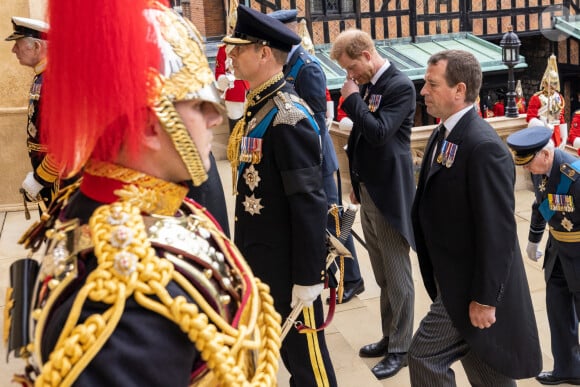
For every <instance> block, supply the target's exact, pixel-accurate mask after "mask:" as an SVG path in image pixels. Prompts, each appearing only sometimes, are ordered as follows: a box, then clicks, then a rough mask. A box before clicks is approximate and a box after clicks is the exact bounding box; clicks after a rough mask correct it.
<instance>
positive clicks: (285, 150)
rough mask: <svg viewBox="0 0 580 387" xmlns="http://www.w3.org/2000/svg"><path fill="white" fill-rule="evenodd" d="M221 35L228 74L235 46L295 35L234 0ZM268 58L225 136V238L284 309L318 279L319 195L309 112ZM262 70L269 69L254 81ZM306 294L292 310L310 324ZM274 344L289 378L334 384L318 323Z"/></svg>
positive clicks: (312, 316) (315, 135) (322, 202)
mask: <svg viewBox="0 0 580 387" xmlns="http://www.w3.org/2000/svg"><path fill="white" fill-rule="evenodd" d="M224 42H225V43H226V44H230V45H234V48H232V50H231V52H230V56H231V57H232V59H233V64H234V68H236V74H238V69H239V70H240V71H239V73H240V74H244V72H245V71H248V73H249V70H248V69H246V68H245V67H244V64H245V66H247V67H250V65H249V64H248V63H252V62H253V61H254V57H253V56H249V57H244V59H243V60H242V59H240V57H241V56H242V55H244V54H246V55H256V56H258V55H259V54H257V52H262V53H263V54H264V55H270V52H272V53H273V52H274V51H273V50H274V49H276V50H278V51H282V52H288V51H290V48H291V47H292V45H294V44H297V43H299V42H300V38H299V37H298V36H297V35H296V34H294V33H292V32H291V31H290V30H288V29H287V28H286V27H285V26H284V25H283V24H282V23H280V22H279V21H278V20H275V19H273V18H270V17H268V16H267V15H265V14H262V13H260V12H257V11H255V10H253V9H250V8H248V7H244V6H240V7H238V21H237V24H236V27H235V29H234V32H233V34H232V35H231V36H227V37H226V38H224ZM247 45H250V47H244V46H247ZM252 45H253V46H252ZM261 46H267V48H262V47H261ZM254 50H255V51H254ZM260 50H262V51H260ZM248 51H249V53H248ZM255 53H256V54H255ZM267 58H268V59H264V61H266V60H268V64H269V65H271V66H270V67H266V66H267V65H264V68H263V69H262V68H259V67H258V68H253V67H252V69H253V70H255V71H254V72H253V73H249V74H250V77H248V78H244V79H246V80H248V81H249V83H250V92H249V94H248V97H247V103H246V106H247V107H246V111H245V113H244V117H243V119H242V120H240V121H239V122H238V123H237V124H236V127H235V128H234V131H233V133H232V135H231V136H230V142H229V143H228V158H229V160H230V162H231V163H232V168H233V169H232V170H233V174H234V184H233V186H234V189H235V195H236V209H235V215H236V216H235V229H234V241H235V243H236V245H237V246H238V248H239V249H240V251H241V252H242V253H243V255H244V257H246V259H247V260H248V263H249V264H250V266H251V268H252V270H253V271H254V273H256V275H257V276H258V277H260V278H261V279H262V280H264V281H265V282H266V283H267V284H268V285H269V286H270V289H271V292H272V296H273V297H274V304H275V306H276V310H277V311H278V312H279V313H280V314H281V315H282V318H286V317H287V316H288V315H289V314H290V312H291V310H292V308H291V303H292V301H293V297H294V296H295V293H294V290H295V288H296V286H297V285H298V286H302V287H304V288H308V287H317V286H318V285H319V284H320V285H322V283H323V282H324V280H325V274H326V270H325V256H326V247H325V229H326V197H325V195H324V190H323V186H322V173H321V149H320V135H319V130H318V126H317V124H316V121H315V120H314V118H313V116H312V113H311V112H310V109H309V108H308V106H307V105H306V104H305V103H304V101H302V100H301V99H300V98H299V97H298V96H297V95H296V93H295V92H294V90H293V87H292V85H290V84H289V83H287V82H286V81H285V80H284V77H283V74H282V72H281V70H282V65H283V63H279V64H278V62H277V61H276V60H275V59H273V58H270V57H269V56H268V57H267ZM252 64H253V63H252ZM278 68H279V70H278ZM264 71H268V72H272V73H273V75H272V76H270V78H269V79H267V80H266V81H265V82H262V81H257V79H258V77H265V75H263V73H264ZM278 71H280V72H278ZM321 290H322V287H321V288H320V289H319V292H320V291H321ZM311 302H312V301H311ZM313 302H314V303H313V304H312V305H310V306H305V307H304V308H303V312H302V313H301V314H300V317H299V318H298V319H299V320H300V321H303V322H305V323H306V324H307V325H309V326H310V327H311V328H316V327H318V326H320V325H321V324H322V323H323V310H322V302H321V300H320V296H319V294H316V295H315V297H314V298H313ZM281 352H282V359H283V361H284V364H285V365H286V368H287V369H288V371H289V372H290V374H291V379H290V385H291V386H298V387H310V386H336V378H335V375H334V370H333V367H332V363H331V361H330V357H329V353H328V349H327V347H326V343H325V338H324V332H323V331H318V332H309V333H305V334H304V333H298V331H297V330H295V329H291V330H290V332H289V333H288V335H287V336H286V337H285V339H284V341H283V343H282V350H281Z"/></svg>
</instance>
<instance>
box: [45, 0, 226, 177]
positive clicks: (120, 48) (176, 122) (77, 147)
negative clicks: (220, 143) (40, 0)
mask: <svg viewBox="0 0 580 387" xmlns="http://www.w3.org/2000/svg"><path fill="white" fill-rule="evenodd" d="M165 5H166V4H161V3H160V2H154V1H148V0H111V1H108V2H107V6H106V7H105V6H103V5H102V4H101V2H85V1H81V0H70V1H64V2H63V1H51V2H50V3H49V8H48V10H49V17H50V22H51V25H52V28H51V31H50V33H51V42H50V50H49V53H48V62H49V63H51V65H50V66H49V67H48V68H47V70H46V72H45V78H44V85H43V96H44V102H43V103H44V105H43V114H42V120H43V128H44V130H43V135H44V138H43V140H44V141H45V142H46V143H47V145H48V147H49V149H51V153H52V154H54V155H55V156H56V157H57V158H59V160H57V161H58V162H60V163H61V165H63V166H64V171H63V173H64V174H67V175H70V174H74V173H75V172H77V171H79V170H80V169H81V168H82V167H83V166H84V165H85V163H86V162H87V160H88V159H90V158H92V159H95V160H100V161H115V158H116V156H117V153H118V152H119V150H120V148H121V147H123V148H127V150H128V152H129V154H131V155H135V153H136V150H137V144H139V142H140V138H141V137H142V135H143V132H144V129H145V128H146V127H147V122H148V119H149V117H150V112H151V111H153V112H154V113H155V114H156V116H157V118H158V119H159V121H160V122H161V124H162V126H163V127H164V129H165V130H166V131H167V132H168V133H169V135H170V136H171V138H172V140H173V143H174V145H175V147H176V149H177V150H178V152H179V154H180V155H181V157H182V159H183V161H184V163H185V165H186V166H187V168H188V170H189V172H190V175H191V177H192V179H193V182H194V184H195V185H199V184H201V183H202V182H203V181H205V180H206V179H207V174H206V172H205V170H204V168H203V164H202V162H201V159H200V157H199V153H198V151H197V149H196V147H195V145H194V142H193V140H192V139H191V136H190V134H189V133H188V131H187V130H186V128H185V125H184V124H183V122H182V121H181V118H180V117H179V115H178V114H177V112H176V111H175V108H174V105H173V103H174V102H176V101H183V100H195V99H198V100H202V101H208V102H212V103H214V104H216V105H217V106H220V98H219V94H218V92H217V91H216V89H215V86H214V77H213V74H212V71H211V69H210V67H209V65H208V62H207V58H206V57H205V55H204V51H203V44H202V39H201V36H200V35H199V32H198V31H197V30H196V28H195V27H194V26H193V24H191V22H189V21H187V20H186V19H184V18H182V17H181V16H179V15H178V14H177V13H175V12H174V11H173V10H171V9H169V8H166V7H165Z"/></svg>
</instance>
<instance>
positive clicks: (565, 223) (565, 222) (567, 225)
mask: <svg viewBox="0 0 580 387" xmlns="http://www.w3.org/2000/svg"><path fill="white" fill-rule="evenodd" d="M560 224H561V225H562V227H564V228H565V229H566V230H567V231H572V229H573V228H574V223H572V222H571V221H570V219H568V218H566V217H565V216H564V218H562V222H560Z"/></svg>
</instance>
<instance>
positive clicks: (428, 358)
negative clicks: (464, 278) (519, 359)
mask: <svg viewBox="0 0 580 387" xmlns="http://www.w3.org/2000/svg"><path fill="white" fill-rule="evenodd" d="M465 313H467V311H465ZM407 357H408V360H409V374H410V376H411V385H412V386H416V387H455V386H456V385H457V384H456V383H455V373H454V372H453V370H452V369H451V365H452V364H453V363H455V362H456V361H457V360H461V363H462V365H463V369H465V373H466V374H467V378H468V379H469V383H470V384H471V385H472V386H478V387H489V386H494V387H515V386H516V382H515V381H514V380H513V379H510V378H508V377H507V376H505V375H502V374H500V373H499V372H497V371H495V370H494V369H493V368H491V367H490V366H488V365H487V364H486V363H485V362H484V361H483V360H481V359H480V358H479V357H478V356H477V355H476V354H475V353H474V352H473V351H472V350H471V349H470V347H469V345H468V344H467V342H466V341H465V340H464V339H463V338H462V337H461V335H460V334H459V331H458V330H457V329H455V327H454V326H453V323H452V322H451V318H450V317H449V315H448V314H447V310H446V309H445V306H444V305H443V302H442V301H441V297H440V296H437V298H436V299H435V301H434V302H433V304H431V309H430V310H429V312H428V313H427V315H426V316H425V317H424V318H423V320H422V321H421V324H420V325H419V328H418V329H417V331H416V332H415V335H414V336H413V341H412V342H411V347H410V348H409V352H408V354H407Z"/></svg>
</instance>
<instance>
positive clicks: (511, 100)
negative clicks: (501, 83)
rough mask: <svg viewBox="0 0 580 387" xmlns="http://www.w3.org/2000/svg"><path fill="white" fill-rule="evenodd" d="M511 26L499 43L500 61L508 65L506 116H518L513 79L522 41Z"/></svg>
mask: <svg viewBox="0 0 580 387" xmlns="http://www.w3.org/2000/svg"><path fill="white" fill-rule="evenodd" d="M512 29H513V28H512V26H509V27H508V32H506V33H505V34H504V36H503V38H501V41H500V42H499V45H500V46H501V51H502V62H503V64H504V65H506V66H507V67H508V85H507V86H508V87H507V94H506V108H505V116H506V117H512V118H513V117H518V116H519V114H518V108H517V106H516V81H515V79H514V66H515V65H517V64H518V63H519V62H520V46H521V45H522V42H520V39H519V38H518V36H517V35H516V33H515V32H513V31H512Z"/></svg>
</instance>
